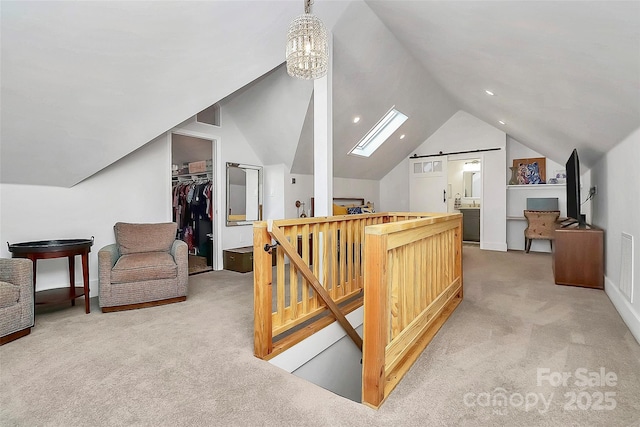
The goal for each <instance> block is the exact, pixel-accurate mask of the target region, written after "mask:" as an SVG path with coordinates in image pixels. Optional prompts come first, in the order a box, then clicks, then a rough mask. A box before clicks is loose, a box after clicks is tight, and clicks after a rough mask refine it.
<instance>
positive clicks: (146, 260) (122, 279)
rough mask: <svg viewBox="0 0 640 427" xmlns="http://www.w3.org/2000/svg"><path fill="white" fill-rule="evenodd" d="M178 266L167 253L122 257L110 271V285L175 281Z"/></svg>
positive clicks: (148, 253) (136, 254) (147, 253)
mask: <svg viewBox="0 0 640 427" xmlns="http://www.w3.org/2000/svg"><path fill="white" fill-rule="evenodd" d="M176 277H178V265H177V264H176V263H175V261H174V259H173V257H172V256H171V255H170V254H169V253H168V252H145V253H134V254H129V255H122V256H121V257H120V258H119V259H118V261H117V262H116V265H114V266H113V268H112V269H111V283H129V282H140V281H144V280H157V279H175V278H176Z"/></svg>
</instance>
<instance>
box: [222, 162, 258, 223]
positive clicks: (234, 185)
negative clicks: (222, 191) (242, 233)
mask: <svg viewBox="0 0 640 427" xmlns="http://www.w3.org/2000/svg"><path fill="white" fill-rule="evenodd" d="M261 219H262V167H261V166H251V165H243V164H240V163H227V226H231V225H247V224H252V223H253V221H260V220H261Z"/></svg>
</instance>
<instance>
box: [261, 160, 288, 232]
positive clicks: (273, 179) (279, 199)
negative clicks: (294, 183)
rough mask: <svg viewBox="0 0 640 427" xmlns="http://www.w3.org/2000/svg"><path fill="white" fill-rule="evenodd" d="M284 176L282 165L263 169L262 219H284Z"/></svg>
mask: <svg viewBox="0 0 640 427" xmlns="http://www.w3.org/2000/svg"><path fill="white" fill-rule="evenodd" d="M285 174H286V166H285V165H284V164H279V165H269V166H265V167H264V195H263V201H264V208H263V212H262V214H263V219H265V220H268V219H283V218H285V191H284V188H285Z"/></svg>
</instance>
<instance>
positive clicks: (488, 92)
mask: <svg viewBox="0 0 640 427" xmlns="http://www.w3.org/2000/svg"><path fill="white" fill-rule="evenodd" d="M484 92H485V93H486V94H487V95H491V96H496V94H495V93H493V92H491V91H490V90H485V91H484Z"/></svg>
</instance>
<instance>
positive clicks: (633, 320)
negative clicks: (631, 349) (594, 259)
mask: <svg viewBox="0 0 640 427" xmlns="http://www.w3.org/2000/svg"><path fill="white" fill-rule="evenodd" d="M604 291H605V293H606V294H607V296H608V297H609V299H610V300H611V303H612V304H613V306H614V307H615V308H616V310H617V311H618V313H619V314H620V317H622V320H623V321H624V323H625V324H626V325H627V327H628V328H629V330H630V331H631V334H632V335H633V337H634V338H635V339H636V341H637V342H638V344H640V315H639V314H638V312H637V311H636V310H635V309H634V308H633V306H632V305H631V304H629V301H627V299H626V298H625V297H624V295H622V293H620V290H619V289H618V287H617V286H616V285H615V284H614V283H613V281H611V280H610V279H609V278H608V277H606V276H605V278H604Z"/></svg>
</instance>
